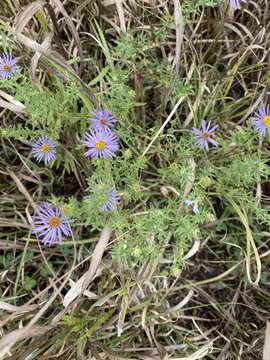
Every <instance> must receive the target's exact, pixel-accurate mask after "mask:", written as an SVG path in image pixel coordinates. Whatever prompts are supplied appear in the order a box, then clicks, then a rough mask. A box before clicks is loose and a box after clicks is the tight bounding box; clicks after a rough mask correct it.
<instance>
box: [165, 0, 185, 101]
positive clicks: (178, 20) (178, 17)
mask: <svg viewBox="0 0 270 360" xmlns="http://www.w3.org/2000/svg"><path fill="white" fill-rule="evenodd" d="M173 3H174V19H175V30H176V44H175V59H174V62H173V68H174V73H173V77H172V79H171V82H170V85H169V91H168V94H167V98H169V96H170V95H171V93H172V90H173V88H174V85H175V82H176V79H177V76H178V74H179V69H180V58H181V47H182V42H183V35H184V21H183V16H182V11H181V4H180V2H179V0H173Z"/></svg>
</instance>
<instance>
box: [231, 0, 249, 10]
mask: <svg viewBox="0 0 270 360" xmlns="http://www.w3.org/2000/svg"><path fill="white" fill-rule="evenodd" d="M241 1H243V2H246V1H245V0H230V5H231V6H232V7H233V9H234V10H240V9H241V5H240V2H241Z"/></svg>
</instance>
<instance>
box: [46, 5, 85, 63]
mask: <svg viewBox="0 0 270 360" xmlns="http://www.w3.org/2000/svg"><path fill="white" fill-rule="evenodd" d="M52 2H53V3H54V5H55V6H56V7H57V9H58V10H59V11H60V12H61V14H62V15H63V16H64V18H65V20H66V22H67V25H68V27H69V29H70V31H71V33H72V35H73V37H74V41H75V43H76V46H77V48H78V52H79V56H80V59H81V66H82V65H83V51H82V47H81V43H80V38H79V35H78V33H77V30H76V28H75V26H74V24H73V22H72V20H71V18H70V17H69V15H68V13H67V12H66V10H65V8H64V6H63V5H62V2H61V1H59V0H52Z"/></svg>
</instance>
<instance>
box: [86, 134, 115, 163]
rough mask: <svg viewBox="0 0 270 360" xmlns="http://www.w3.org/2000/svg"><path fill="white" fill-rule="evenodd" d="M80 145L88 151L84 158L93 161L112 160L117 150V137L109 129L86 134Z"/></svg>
mask: <svg viewBox="0 0 270 360" xmlns="http://www.w3.org/2000/svg"><path fill="white" fill-rule="evenodd" d="M82 144H84V145H85V146H86V147H87V148H88V149H89V150H87V151H86V153H84V156H85V157H88V156H91V158H92V159H94V160H96V159H112V158H113V157H114V156H115V153H116V152H117V151H118V150H119V144H118V140H117V137H116V135H115V133H114V132H113V131H111V130H109V129H104V130H97V131H89V132H86V133H85V137H84V141H82Z"/></svg>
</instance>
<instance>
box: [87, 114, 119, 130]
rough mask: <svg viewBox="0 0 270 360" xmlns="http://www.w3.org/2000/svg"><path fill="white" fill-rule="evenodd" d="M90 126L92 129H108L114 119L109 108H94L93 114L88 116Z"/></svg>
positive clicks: (114, 121) (113, 122)
mask: <svg viewBox="0 0 270 360" xmlns="http://www.w3.org/2000/svg"><path fill="white" fill-rule="evenodd" d="M90 121H91V128H92V129H94V130H104V129H110V127H112V126H113V125H114V124H115V123H116V121H117V120H116V119H115V118H114V117H113V116H112V113H111V111H110V110H96V109H95V110H94V111H93V116H92V117H91V118H90Z"/></svg>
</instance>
